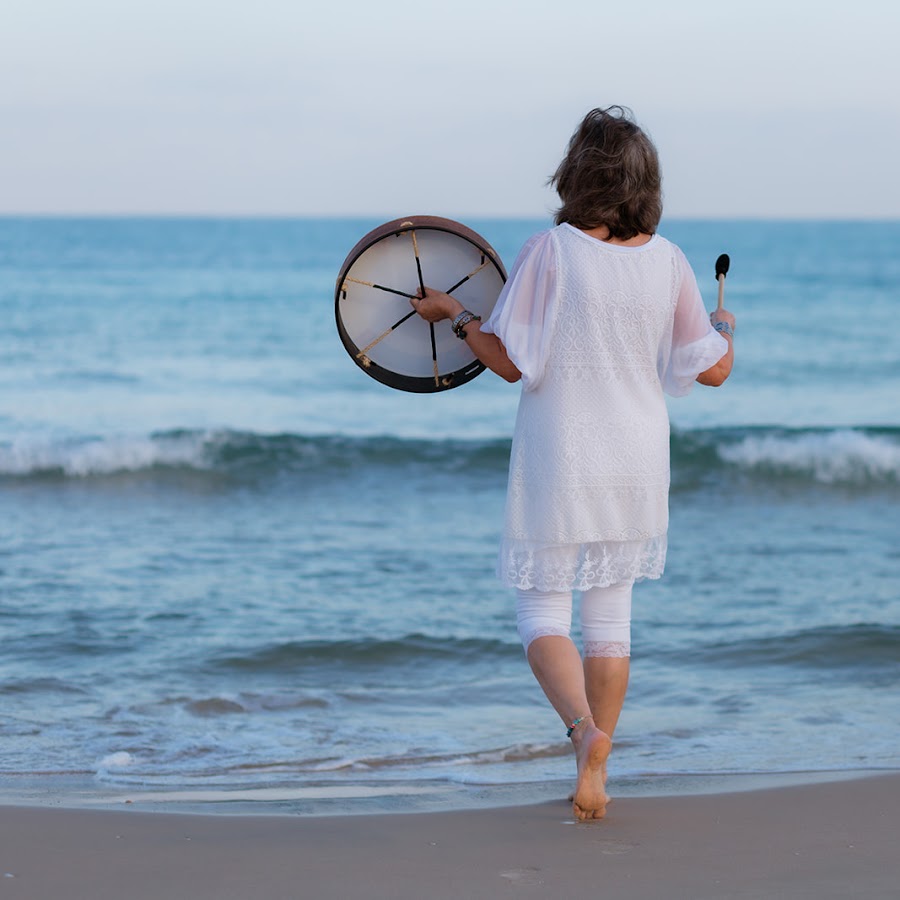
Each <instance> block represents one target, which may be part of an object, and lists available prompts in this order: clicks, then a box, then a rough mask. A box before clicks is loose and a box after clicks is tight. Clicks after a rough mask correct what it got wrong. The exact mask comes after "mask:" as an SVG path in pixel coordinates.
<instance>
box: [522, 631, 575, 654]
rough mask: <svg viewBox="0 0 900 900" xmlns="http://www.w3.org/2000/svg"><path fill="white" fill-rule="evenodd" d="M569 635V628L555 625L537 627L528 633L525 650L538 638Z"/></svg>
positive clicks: (565, 636)
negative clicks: (555, 626)
mask: <svg viewBox="0 0 900 900" xmlns="http://www.w3.org/2000/svg"><path fill="white" fill-rule="evenodd" d="M568 636H569V632H568V630H567V629H565V628H563V627H559V628H554V627H553V626H547V627H543V628H535V630H534V631H532V632H531V634H529V635H528V639H527V641H526V642H524V643H525V652H526V653H527V652H528V648H529V647H530V646H531V645H532V644H533V643H534V642H535V641H536V640H537V639H538V638H542V637H564V638H567V637H568Z"/></svg>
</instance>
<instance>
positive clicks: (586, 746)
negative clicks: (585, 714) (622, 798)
mask: <svg viewBox="0 0 900 900" xmlns="http://www.w3.org/2000/svg"><path fill="white" fill-rule="evenodd" d="M573 743H574V744H575V758H576V761H577V764H578V780H577V782H576V784H575V794H574V796H573V798H572V812H573V814H574V815H575V818H576V819H577V820H578V821H579V822H584V821H586V820H588V819H602V818H603V817H604V816H605V815H606V803H607V799H608V798H607V796H606V788H605V786H604V785H605V782H606V760H607V757H608V756H609V751H610V750H611V749H612V741H611V740H610V739H609V735H607V734H606V733H605V732H603V731H601V730H600V729H599V728H597V727H596V726H595V725H594V723H593V722H592V721H588V722H586V723H585V725H584V727H583V728H581V729H579V730H578V731H576V732H575V734H574V735H573Z"/></svg>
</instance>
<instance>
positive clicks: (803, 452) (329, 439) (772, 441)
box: [0, 427, 900, 489]
mask: <svg viewBox="0 0 900 900" xmlns="http://www.w3.org/2000/svg"><path fill="white" fill-rule="evenodd" d="M509 447H510V442H509V440H505V439H492V440H470V441H467V440H448V439H435V440H427V439H412V438H402V437H396V436H390V435H382V436H347V435H333V434H332V435H329V434H323V435H302V434H290V433H285V434H258V433H255V432H243V431H230V430H204V429H185V430H178V431H167V432H161V433H156V434H151V435H144V436H117V437H105V438H103V437H97V438H81V439H67V440H55V441H54V440H44V441H39V440H34V439H31V440H25V439H23V440H19V441H14V442H12V443H7V444H0V478H8V479H9V478H14V479H29V478H39V479H48V478H49V479H52V478H81V479H85V478H98V477H100V478H102V477H109V476H121V475H128V474H131V475H135V474H141V473H144V474H147V473H151V474H152V473H165V472H173V471H181V472H188V473H200V474H203V475H204V476H209V475H210V474H212V475H225V476H228V477H230V478H237V479H240V478H242V477H253V478H257V477H261V476H262V477H265V476H270V475H282V474H285V473H287V474H298V473H299V474H307V475H310V474H311V475H314V476H315V477H317V478H318V477H329V476H337V477H344V476H346V475H351V474H358V473H362V472H366V471H378V470H382V469H388V470H394V471H397V470H402V471H407V472H409V471H416V470H423V471H428V472H429V473H432V474H438V473H444V474H448V473H449V474H454V475H455V474H457V473H467V474H473V473H484V472H488V473H492V474H493V475H496V476H497V477H498V478H501V479H502V473H503V472H505V469H506V466H507V462H508V459H509ZM671 453H672V470H673V485H674V487H675V488H676V489H677V488H685V487H687V488H690V487H692V486H694V485H695V484H697V483H703V482H704V481H705V480H706V479H708V478H709V477H714V476H715V475H716V474H717V473H726V472H732V473H733V472H735V471H738V472H740V473H741V474H742V475H743V476H744V477H745V478H748V479H750V480H761V481H771V480H773V479H788V480H794V481H798V482H801V483H807V484H822V485H848V486H866V485H882V486H884V485H888V486H890V485H900V429H897V428H834V429H797V430H789V429H783V428H765V427H762V428H720V429H706V430H694V431H673V433H672V445H671Z"/></svg>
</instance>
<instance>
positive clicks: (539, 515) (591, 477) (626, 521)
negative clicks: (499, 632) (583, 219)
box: [482, 224, 728, 591]
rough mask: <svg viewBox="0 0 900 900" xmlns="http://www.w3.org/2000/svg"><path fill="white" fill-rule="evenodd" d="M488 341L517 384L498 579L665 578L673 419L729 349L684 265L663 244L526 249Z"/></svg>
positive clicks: (581, 240) (576, 234) (551, 237)
mask: <svg viewBox="0 0 900 900" xmlns="http://www.w3.org/2000/svg"><path fill="white" fill-rule="evenodd" d="M482 331H486V332H489V333H493V334H496V335H497V337H498V338H499V339H500V340H501V341H502V342H503V345H504V347H505V348H506V351H507V354H508V355H509V357H510V359H511V360H512V361H513V362H514V363H515V365H516V366H517V368H518V369H519V371H520V372H521V373H522V395H521V399H520V401H519V412H518V417H517V419H516V428H515V434H514V437H513V444H512V452H511V456H510V469H509V489H508V494H507V501H506V517H505V525H504V531H503V539H502V542H501V547H500V558H499V562H498V574H499V576H500V578H501V580H502V581H503V582H504V583H505V584H507V585H509V586H511V587H519V588H537V589H538V590H545V591H566V590H571V589H573V588H574V589H578V590H585V589H587V588H589V587H593V586H595V585H596V586H601V587H603V586H606V585H609V584H615V583H617V582H620V581H630V580H639V579H642V578H659V576H660V575H661V574H662V571H663V567H664V565H665V558H666V530H667V527H668V519H669V511H668V494H669V418H668V413H667V411H666V405H665V400H664V399H663V390H665V391H666V392H667V393H669V394H671V395H673V396H682V395H684V394H687V393H688V392H689V391H690V390H691V387H692V386H693V384H694V381H695V379H696V377H697V375H699V374H700V373H701V372H703V371H705V370H706V369H708V368H709V367H710V366H712V365H713V364H714V363H716V362H717V361H718V360H719V359H721V358H722V356H723V355H724V354H725V353H726V351H727V350H728V342H727V341H726V340H725V339H724V338H723V337H722V336H721V335H720V334H718V333H717V332H716V331H715V330H714V329H713V328H712V326H711V325H710V323H709V318H708V316H707V313H706V310H705V309H704V306H703V301H702V299H701V297H700V291H699V289H698V288H697V282H696V279H695V277H694V274H693V272H692V271H691V268H690V265H689V264H688V262H687V260H686V259H685V257H684V254H683V253H682V252H681V250H679V249H678V247H676V246H675V245H674V244H672V243H670V242H669V241H667V240H665V239H664V238H662V237H659V236H658V235H654V236H653V237H652V238H651V240H650V241H649V242H648V243H646V244H644V245H642V246H639V247H622V246H619V245H615V244H607V243H603V242H602V241H599V240H597V239H596V238H593V237H591V236H590V235H587V234H585V233H584V232H583V231H580V230H579V229H577V228H574V227H572V226H571V225H568V224H565V225H560V226H557V227H556V228H553V229H551V230H550V231H546V232H543V233H541V234H538V235H536V236H535V237H533V238H532V239H531V240H530V241H529V242H528V243H527V244H526V245H525V247H524V248H523V249H522V252H521V253H520V254H519V258H518V259H517V260H516V263H515V265H514V267H513V270H512V272H511V274H510V278H509V280H508V282H507V283H506V286H505V287H504V289H503V292H502V293H501V295H500V297H499V299H498V301H497V304H496V306H495V308H494V311H493V313H492V314H491V317H490V318H489V319H488V321H487V322H485V323H484V324H483V325H482Z"/></svg>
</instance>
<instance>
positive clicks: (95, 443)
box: [0, 432, 211, 477]
mask: <svg viewBox="0 0 900 900" xmlns="http://www.w3.org/2000/svg"><path fill="white" fill-rule="evenodd" d="M210 437H211V435H209V434H207V433H205V432H185V433H182V434H177V435H163V436H155V437H154V436H134V437H110V438H103V439H100V438H97V439H83V440H74V441H51V440H40V439H34V438H32V439H21V440H16V441H13V442H12V443H11V444H7V445H6V446H0V475H8V476H25V475H36V474H41V473H48V474H51V473H62V474H64V475H67V476H70V477H86V476H89V475H111V474H114V473H116V472H137V471H140V470H143V469H150V468H153V467H154V466H190V467H191V468H200V469H202V468H209V463H208V461H207V445H208V441H209V439H210Z"/></svg>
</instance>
